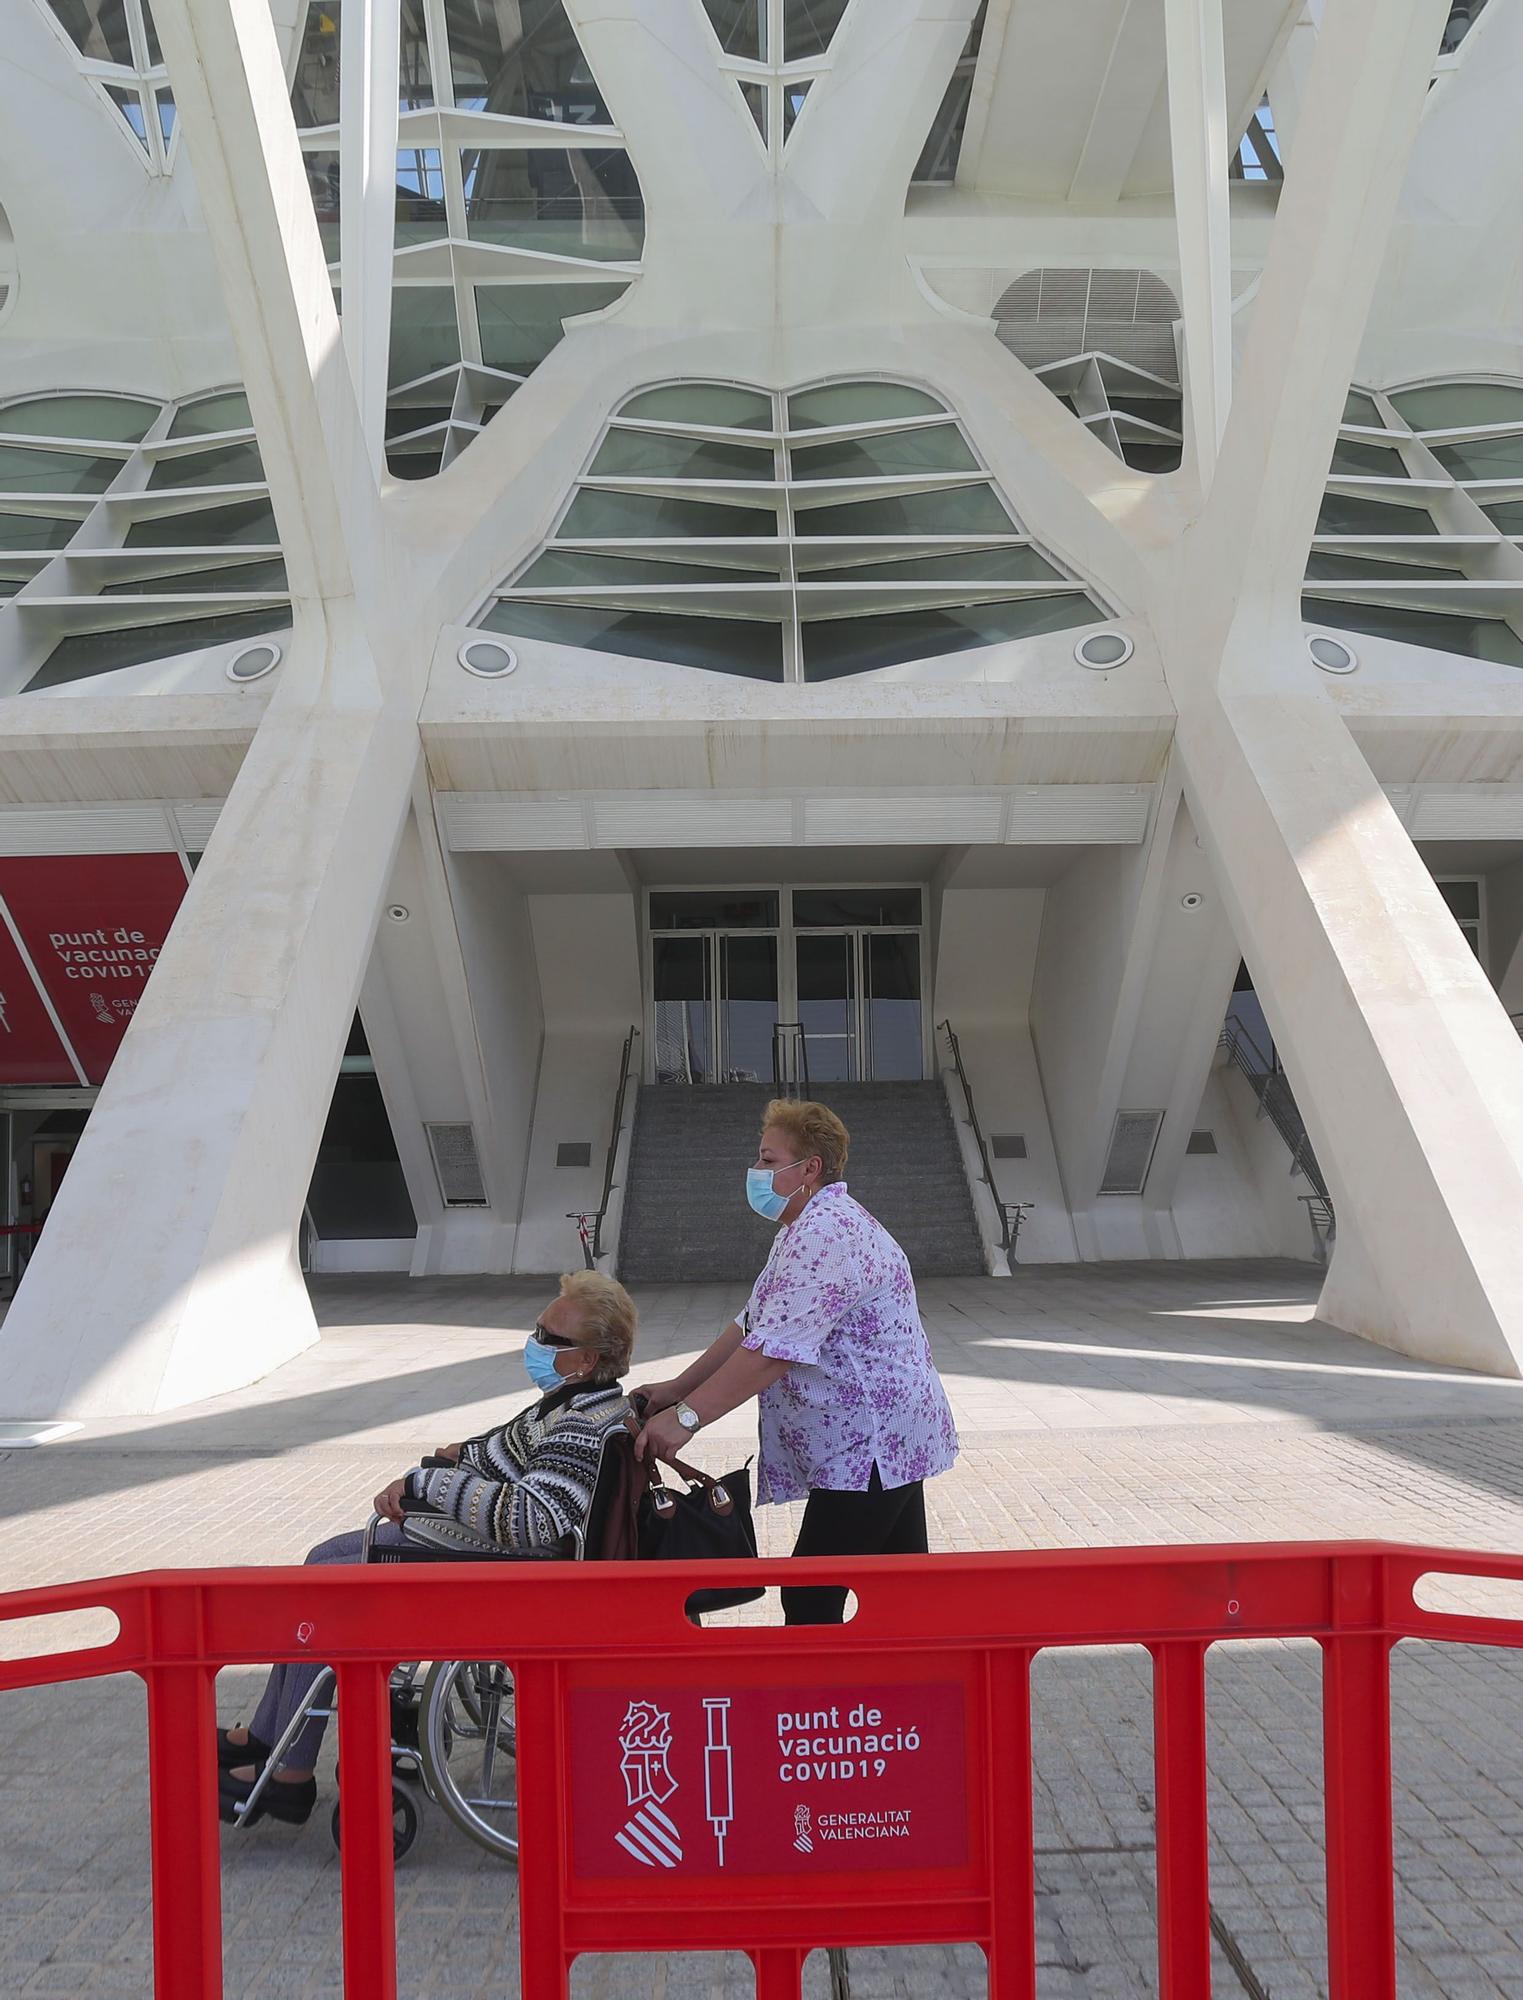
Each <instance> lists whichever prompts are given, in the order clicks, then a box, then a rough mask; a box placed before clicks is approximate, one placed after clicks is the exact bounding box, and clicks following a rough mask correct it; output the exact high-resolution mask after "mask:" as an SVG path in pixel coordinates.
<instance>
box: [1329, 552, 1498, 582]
mask: <svg viewBox="0 0 1523 2000" xmlns="http://www.w3.org/2000/svg"><path fill="white" fill-rule="evenodd" d="M1306 574H1307V577H1308V579H1311V578H1328V577H1340V576H1349V577H1354V576H1364V577H1369V578H1371V579H1372V580H1375V581H1378V580H1379V579H1380V578H1381V577H1383V576H1384V577H1393V578H1395V577H1415V578H1418V579H1420V580H1424V579H1425V580H1429V581H1432V582H1439V581H1441V580H1442V579H1444V578H1449V579H1451V580H1453V579H1455V578H1463V577H1464V574H1465V572H1464V571H1463V570H1462V569H1450V568H1448V567H1447V566H1446V565H1444V564H1442V563H1403V562H1379V561H1376V560H1375V559H1374V558H1372V557H1367V556H1340V555H1330V554H1328V553H1326V552H1325V551H1324V550H1322V549H1313V550H1312V552H1311V554H1310V556H1308V558H1307V561H1306Z"/></svg>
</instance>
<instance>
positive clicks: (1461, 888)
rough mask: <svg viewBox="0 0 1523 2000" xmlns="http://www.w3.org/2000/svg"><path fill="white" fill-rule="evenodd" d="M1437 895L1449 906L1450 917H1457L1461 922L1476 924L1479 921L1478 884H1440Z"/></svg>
mask: <svg viewBox="0 0 1523 2000" xmlns="http://www.w3.org/2000/svg"><path fill="white" fill-rule="evenodd" d="M1438 893H1439V894H1440V895H1441V896H1442V897H1443V899H1444V901H1445V902H1446V903H1447V904H1448V905H1449V911H1450V914H1451V916H1455V917H1458V918H1459V919H1460V920H1461V921H1462V922H1470V923H1477V922H1479V921H1480V915H1481V885H1480V883H1479V882H1477V881H1474V880H1471V881H1468V882H1440V883H1439V885H1438Z"/></svg>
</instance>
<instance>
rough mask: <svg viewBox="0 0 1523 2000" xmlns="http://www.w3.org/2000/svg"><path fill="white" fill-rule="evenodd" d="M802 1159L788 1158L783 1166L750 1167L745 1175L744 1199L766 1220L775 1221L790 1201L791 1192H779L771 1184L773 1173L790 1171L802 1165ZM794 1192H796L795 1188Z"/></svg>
mask: <svg viewBox="0 0 1523 2000" xmlns="http://www.w3.org/2000/svg"><path fill="white" fill-rule="evenodd" d="M803 1164H804V1163H803V1161H802V1160H790V1161H789V1162H788V1164H787V1166H785V1167H752V1168H751V1169H750V1170H749V1172H748V1173H747V1175H746V1200H747V1201H748V1202H749V1203H750V1204H751V1206H752V1207H753V1208H754V1209H755V1210H756V1213H757V1214H758V1215H759V1216H761V1217H762V1219H763V1220H764V1221H766V1222H776V1220H777V1218H778V1217H779V1216H780V1215H781V1214H782V1212H783V1210H784V1209H785V1208H786V1207H787V1206H788V1204H789V1202H790V1201H792V1199H793V1195H792V1194H779V1193H778V1192H777V1190H776V1188H775V1187H774V1186H773V1185H772V1179H773V1176H774V1174H788V1173H792V1171H793V1169H794V1168H795V1167H801V1166H802V1165H803ZM793 1193H794V1194H797V1193H798V1189H797V1188H795V1189H794V1191H793Z"/></svg>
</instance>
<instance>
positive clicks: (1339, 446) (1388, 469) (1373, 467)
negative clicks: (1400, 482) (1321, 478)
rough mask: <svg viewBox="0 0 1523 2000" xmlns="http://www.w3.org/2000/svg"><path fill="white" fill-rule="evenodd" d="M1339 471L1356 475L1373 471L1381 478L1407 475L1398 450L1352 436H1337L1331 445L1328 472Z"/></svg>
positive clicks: (1399, 477)
mask: <svg viewBox="0 0 1523 2000" xmlns="http://www.w3.org/2000/svg"><path fill="white" fill-rule="evenodd" d="M1340 472H1346V473H1352V474H1354V475H1356V476H1357V475H1360V474H1363V473H1367V472H1373V473H1377V474H1378V475H1379V476H1380V478H1382V479H1405V478H1407V476H1408V474H1407V468H1406V466H1405V465H1403V463H1402V459H1401V453H1400V452H1398V451H1393V450H1392V449H1391V447H1390V446H1389V445H1384V444H1365V443H1363V442H1362V441H1356V440H1354V439H1352V438H1339V440H1338V442H1337V443H1336V444H1335V445H1334V446H1333V462H1332V465H1331V466H1330V467H1329V473H1330V474H1337V473H1340Z"/></svg>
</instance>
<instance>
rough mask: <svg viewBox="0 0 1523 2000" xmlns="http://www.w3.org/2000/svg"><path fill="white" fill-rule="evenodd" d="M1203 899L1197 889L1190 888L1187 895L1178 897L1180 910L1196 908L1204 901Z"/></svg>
mask: <svg viewBox="0 0 1523 2000" xmlns="http://www.w3.org/2000/svg"><path fill="white" fill-rule="evenodd" d="M1205 900H1206V899H1205V897H1204V896H1203V895H1202V894H1201V893H1200V891H1199V889H1191V890H1190V892H1189V893H1188V895H1184V896H1181V897H1180V899H1179V907H1180V908H1181V909H1182V910H1198V909H1200V907H1201V906H1202V904H1203V903H1204V902H1205Z"/></svg>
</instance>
